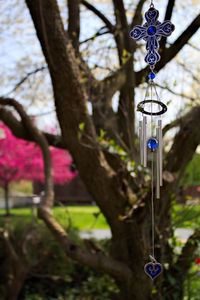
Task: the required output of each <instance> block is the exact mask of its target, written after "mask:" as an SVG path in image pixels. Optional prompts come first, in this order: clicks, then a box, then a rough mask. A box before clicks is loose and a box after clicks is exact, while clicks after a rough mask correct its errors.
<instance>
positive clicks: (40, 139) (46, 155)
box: [0, 97, 54, 209]
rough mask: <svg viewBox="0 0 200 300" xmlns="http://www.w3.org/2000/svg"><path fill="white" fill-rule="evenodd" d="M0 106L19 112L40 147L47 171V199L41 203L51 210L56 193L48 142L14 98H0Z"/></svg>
mask: <svg viewBox="0 0 200 300" xmlns="http://www.w3.org/2000/svg"><path fill="white" fill-rule="evenodd" d="M0 104H1V105H3V106H5V105H8V106H12V107H14V108H15V110H16V111H17V112H18V114H19V115H20V117H21V120H22V123H23V124H24V127H25V128H27V130H28V132H29V134H30V135H31V136H32V138H33V139H34V140H35V142H36V143H37V144H38V145H39V146H40V148H41V151H42V156H43V161H44V170H45V197H44V199H43V200H42V202H41V205H42V206H44V207H45V208H47V209H49V208H51V207H52V206H53V200H54V192H53V175H52V162H51V152H50V150H49V145H48V142H47V140H46V138H45V136H43V134H42V133H41V132H40V131H39V130H38V129H37V128H36V127H35V125H34V124H33V122H32V121H31V119H30V118H29V116H28V115H27V114H26V112H25V110H24V109H23V106H22V105H21V104H20V103H18V102H17V101H16V100H15V99H12V98H2V97H1V98H0Z"/></svg>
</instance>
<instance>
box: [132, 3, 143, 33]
mask: <svg viewBox="0 0 200 300" xmlns="http://www.w3.org/2000/svg"><path fill="white" fill-rule="evenodd" d="M145 2H146V0H139V2H138V5H137V7H136V10H135V14H134V17H133V19H132V22H131V25H130V29H132V28H133V27H134V26H135V25H140V24H141V23H142V19H143V17H142V8H143V5H144V3H145Z"/></svg>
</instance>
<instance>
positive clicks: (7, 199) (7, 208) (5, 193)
mask: <svg viewBox="0 0 200 300" xmlns="http://www.w3.org/2000/svg"><path fill="white" fill-rule="evenodd" d="M4 197H5V210H6V216H9V215H10V209H9V184H8V183H6V184H5V187H4Z"/></svg>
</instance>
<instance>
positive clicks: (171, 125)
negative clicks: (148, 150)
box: [162, 118, 182, 136]
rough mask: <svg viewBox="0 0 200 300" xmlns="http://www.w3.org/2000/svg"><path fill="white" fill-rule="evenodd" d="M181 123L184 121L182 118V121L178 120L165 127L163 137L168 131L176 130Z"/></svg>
mask: <svg viewBox="0 0 200 300" xmlns="http://www.w3.org/2000/svg"><path fill="white" fill-rule="evenodd" d="M181 121H182V118H180V119H177V120H175V121H173V122H171V123H169V124H167V125H165V127H164V128H163V130H162V133H163V136H164V135H165V134H166V133H167V131H169V130H170V129H172V128H174V127H177V126H179V125H180V124H181Z"/></svg>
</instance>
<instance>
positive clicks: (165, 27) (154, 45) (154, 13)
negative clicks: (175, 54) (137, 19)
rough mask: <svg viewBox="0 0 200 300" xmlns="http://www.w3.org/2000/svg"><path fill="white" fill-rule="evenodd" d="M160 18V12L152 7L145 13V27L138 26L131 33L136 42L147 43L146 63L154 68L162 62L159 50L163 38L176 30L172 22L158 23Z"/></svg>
mask: <svg viewBox="0 0 200 300" xmlns="http://www.w3.org/2000/svg"><path fill="white" fill-rule="evenodd" d="M158 17H159V11H158V10H157V9H155V8H154V7H153V6H152V5H151V6H150V8H149V10H148V11H147V12H146V13H145V19H146V23H145V24H144V25H143V26H139V25H136V26H135V27H133V30H132V31H131V32H130V35H131V37H132V38H133V39H134V40H136V41H138V40H141V39H143V40H145V41H146V50H147V51H148V53H147V55H146V56H145V61H146V62H147V64H149V65H150V66H154V65H155V64H156V63H157V62H158V61H159V60H160V55H159V53H158V49H159V40H160V39H161V37H162V36H165V37H167V36H169V35H171V33H172V32H173V31H174V29H175V26H174V25H173V24H172V23H171V22H170V21H164V22H163V23H161V22H159V21H158Z"/></svg>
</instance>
